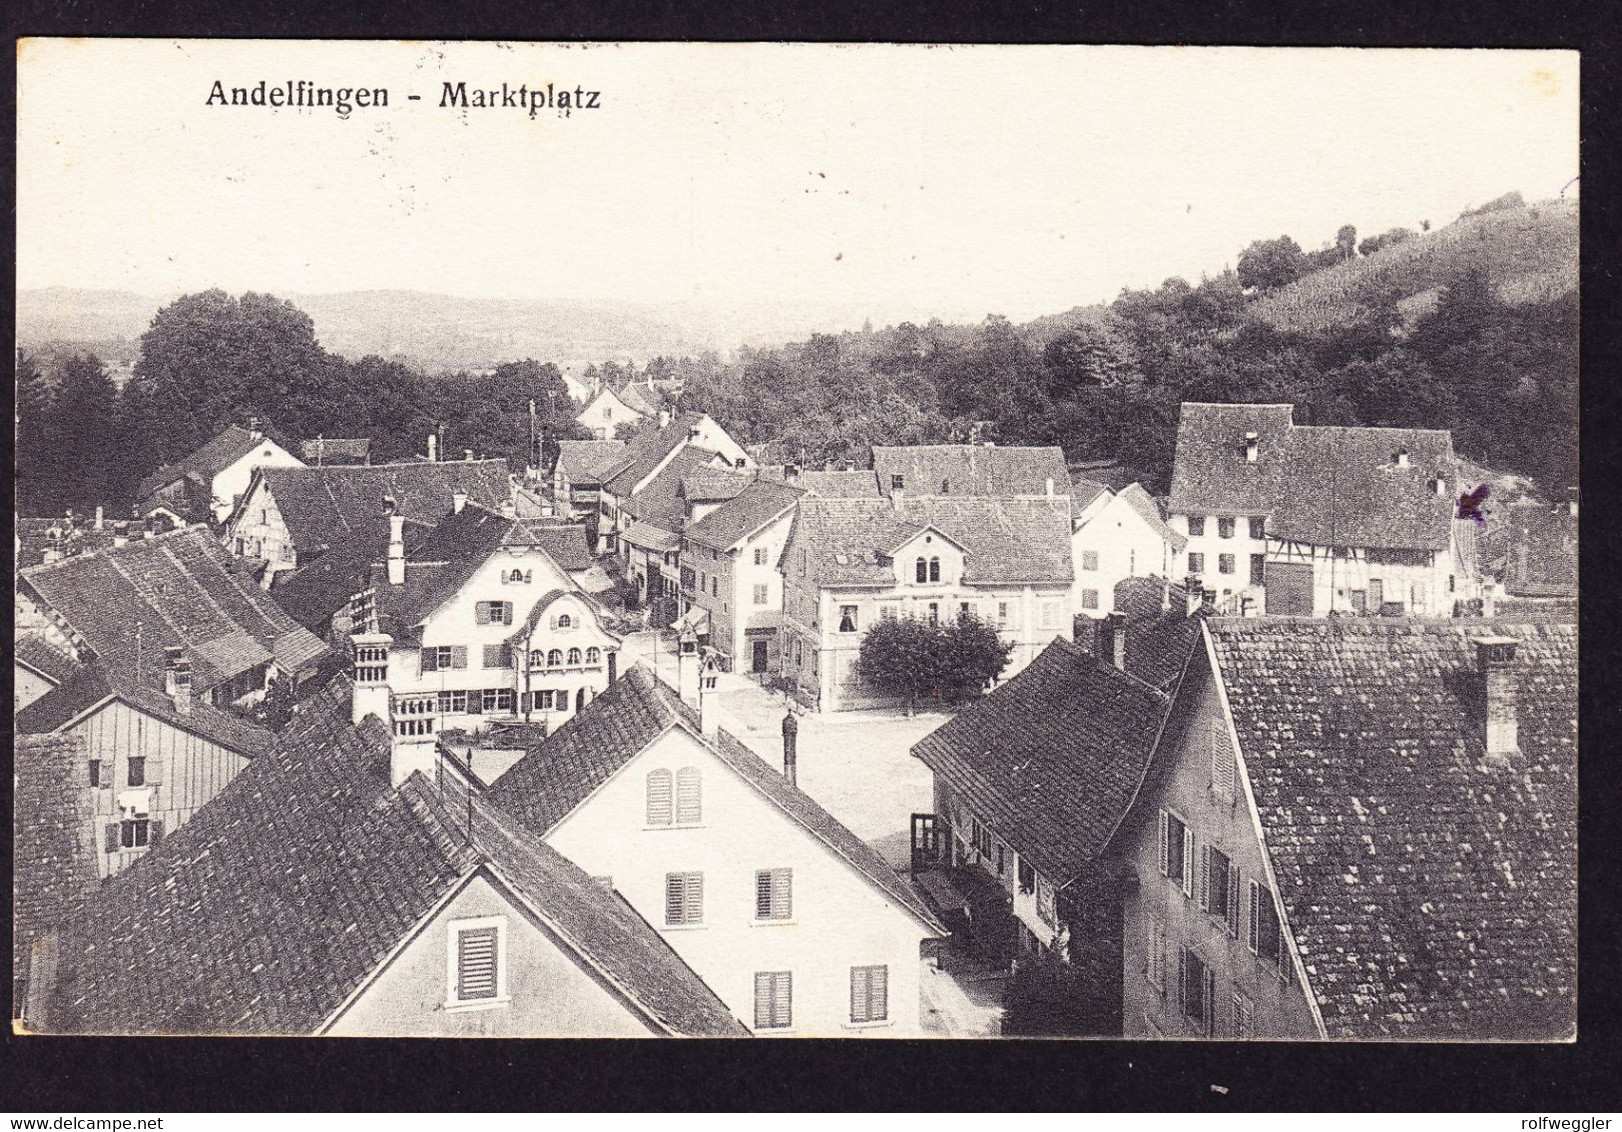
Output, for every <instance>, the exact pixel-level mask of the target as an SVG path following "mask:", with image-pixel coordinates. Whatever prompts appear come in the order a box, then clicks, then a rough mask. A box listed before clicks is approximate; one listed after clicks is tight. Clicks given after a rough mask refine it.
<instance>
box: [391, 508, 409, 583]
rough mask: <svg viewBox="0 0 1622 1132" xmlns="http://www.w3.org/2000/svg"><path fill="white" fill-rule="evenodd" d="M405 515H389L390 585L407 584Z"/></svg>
mask: <svg viewBox="0 0 1622 1132" xmlns="http://www.w3.org/2000/svg"><path fill="white" fill-rule="evenodd" d="M405 573H406V569H405V517H404V516H403V515H398V514H390V515H389V585H391V586H403V585H405Z"/></svg>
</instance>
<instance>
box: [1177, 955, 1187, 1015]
mask: <svg viewBox="0 0 1622 1132" xmlns="http://www.w3.org/2000/svg"><path fill="white" fill-rule="evenodd" d="M1177 1009H1178V1011H1179V1012H1180V1013H1181V1014H1182V1015H1183V1016H1184V1017H1187V1015H1188V949H1187V948H1186V947H1179V948H1178V949H1177Z"/></svg>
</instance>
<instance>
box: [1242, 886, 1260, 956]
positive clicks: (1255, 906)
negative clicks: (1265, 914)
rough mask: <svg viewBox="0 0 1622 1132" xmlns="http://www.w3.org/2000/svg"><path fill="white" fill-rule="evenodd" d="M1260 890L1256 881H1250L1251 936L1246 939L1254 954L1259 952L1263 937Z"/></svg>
mask: <svg viewBox="0 0 1622 1132" xmlns="http://www.w3.org/2000/svg"><path fill="white" fill-rule="evenodd" d="M1259 896H1260V890H1259V889H1258V888H1257V886H1256V882H1255V881H1251V882H1250V938H1249V939H1248V940H1247V941H1246V943H1247V944H1248V946H1249V947H1250V953H1251V954H1252V955H1255V954H1257V951H1256V944H1257V941H1259V940H1260V939H1261V934H1262V925H1261V901H1260V899H1259Z"/></svg>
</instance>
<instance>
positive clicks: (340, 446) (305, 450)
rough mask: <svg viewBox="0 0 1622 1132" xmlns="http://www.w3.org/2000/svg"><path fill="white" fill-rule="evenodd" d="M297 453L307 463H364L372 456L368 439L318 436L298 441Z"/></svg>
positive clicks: (370, 443)
mask: <svg viewBox="0 0 1622 1132" xmlns="http://www.w3.org/2000/svg"><path fill="white" fill-rule="evenodd" d="M299 455H300V456H301V457H303V459H304V462H305V463H307V464H316V465H318V466H319V465H324V464H365V463H367V462H368V461H370V460H371V458H372V442H371V440H369V439H364V438H355V439H340V438H338V437H335V436H320V437H317V438H316V439H314V440H301V441H299Z"/></svg>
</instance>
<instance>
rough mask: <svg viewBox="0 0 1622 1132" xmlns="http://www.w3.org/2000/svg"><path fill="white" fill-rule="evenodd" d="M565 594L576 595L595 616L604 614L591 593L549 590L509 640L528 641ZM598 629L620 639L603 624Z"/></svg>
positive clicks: (538, 600)
mask: <svg viewBox="0 0 1622 1132" xmlns="http://www.w3.org/2000/svg"><path fill="white" fill-rule="evenodd" d="M565 595H567V596H571V597H574V598H576V599H577V600H579V601H580V602H582V603H583V604H584V605H585V606H586V608H587V609H589V610H591V612H592V614H593V615H594V616H596V617H599V618H600V617H601V616H602V614H603V607H602V605H601V604H600V603H599V602H598V601H597V600H596V599H595V598H593V597H592V596H591V595H590V594H586V593H581V592H580V591H579V590H547V591H546V592H545V593H544V594H542V595H541V596H540V597H539V598H537V599H536V601H535V604H534V605H532V606H530V610H529V615H528V616H527V617H525V618H524V620H523V621H521V622H520V623H519V626H518V631H517V632H516V633H514V634H513V635H512V636H510V637H508V638H507V640H508V642H509V643H510V644H512V645H514V646H518V645H520V644H521V643H522V642H524V641H527V640H528V639H529V637H530V634H531V633H533V632H534V631H535V626H537V625H539V624H540V623H541V617H542V616H543V615H545V613H546V611H547V609H549V608H550V607H551V605H552V603H553V602H554V601H556V600H557V599H558V598H560V597H564V596H565ZM598 629H600V630H602V631H603V632H604V633H607V634H608V636H610V637H612V638H613V639H614V640H616V641H617V640H619V637H618V636H617V635H615V634H613V633H608V630H606V629H604V628H603V627H602V626H601V625H598Z"/></svg>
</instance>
